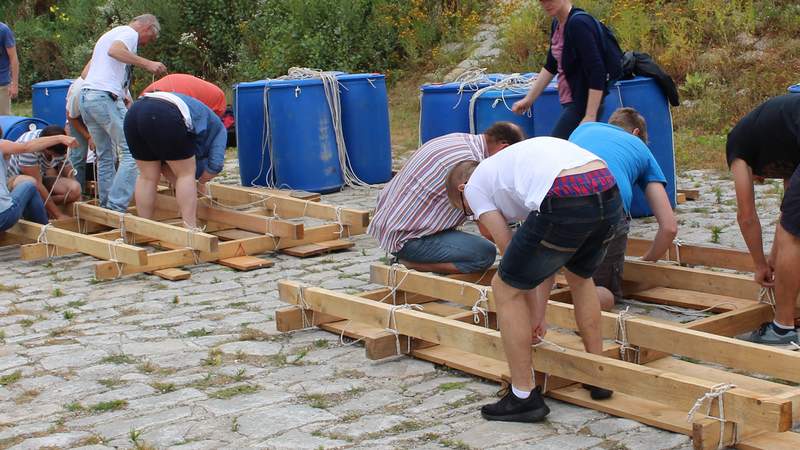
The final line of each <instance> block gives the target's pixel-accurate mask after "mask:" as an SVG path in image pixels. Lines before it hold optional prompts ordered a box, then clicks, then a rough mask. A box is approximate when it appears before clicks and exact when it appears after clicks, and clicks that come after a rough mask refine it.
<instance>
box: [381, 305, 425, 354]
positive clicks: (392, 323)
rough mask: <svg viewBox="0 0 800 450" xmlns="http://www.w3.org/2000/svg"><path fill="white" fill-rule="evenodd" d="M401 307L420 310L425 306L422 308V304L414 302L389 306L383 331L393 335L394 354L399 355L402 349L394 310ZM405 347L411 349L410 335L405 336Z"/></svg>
mask: <svg viewBox="0 0 800 450" xmlns="http://www.w3.org/2000/svg"><path fill="white" fill-rule="evenodd" d="M401 309H405V310H414V309H416V310H417V311H422V310H424V309H425V308H423V307H422V305H416V304H411V305H410V304H408V303H406V304H404V305H392V306H390V307H389V319H388V321H387V322H388V323H387V324H386V328H384V331H386V332H387V333H391V334H393V335H394V344H395V350H396V352H395V355H401V354H402V353H403V352H402V349H401V348H400V332H399V331H397V318H396V317H395V312H396V311H397V310H401ZM406 348H407V349H409V350H410V349H411V336H406Z"/></svg>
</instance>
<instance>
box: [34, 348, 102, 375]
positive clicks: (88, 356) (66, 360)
mask: <svg viewBox="0 0 800 450" xmlns="http://www.w3.org/2000/svg"><path fill="white" fill-rule="evenodd" d="M106 356H108V353H107V352H105V351H103V350H96V349H80V350H77V351H73V352H67V353H62V354H58V355H53V356H48V357H46V358H43V359H42V360H41V361H39V364H41V366H42V367H43V368H44V369H45V370H57V369H65V368H69V367H82V366H88V365H91V364H94V363H96V362H98V361H100V360H101V359H103V358H104V357H106Z"/></svg>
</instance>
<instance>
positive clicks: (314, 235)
mask: <svg viewBox="0 0 800 450" xmlns="http://www.w3.org/2000/svg"><path fill="white" fill-rule="evenodd" d="M338 231H339V225H336V224H328V225H321V226H318V227H311V228H307V229H306V230H305V236H304V237H303V239H280V238H272V237H269V236H264V235H260V236H257V237H252V238H247V239H238V240H235V241H228V242H221V243H219V247H218V251H217V252H216V253H206V252H202V251H201V252H199V253H195V252H193V251H191V250H189V249H180V250H169V251H165V252H158V253H151V254H150V255H148V264H147V265H146V266H138V267H135V266H125V267H123V268H122V275H129V274H133V273H142V272H152V271H154V270H158V269H166V268H169V267H180V266H188V265H191V264H195V263H196V262H209V261H217V260H219V259H225V258H233V257H234V256H241V255H260V254H263V253H267V252H271V251H274V250H275V249H283V248H288V247H296V246H298V245H302V244H308V243H311V242H319V241H329V240H331V239H333V238H335V237H336V236H338ZM215 237H216V236H215ZM119 276H120V274H119V273H118V271H117V268H116V267H115V266H114V265H113V264H111V265H109V264H107V263H98V264H97V265H95V277H96V278H97V279H98V280H108V279H111V278H117V277H119Z"/></svg>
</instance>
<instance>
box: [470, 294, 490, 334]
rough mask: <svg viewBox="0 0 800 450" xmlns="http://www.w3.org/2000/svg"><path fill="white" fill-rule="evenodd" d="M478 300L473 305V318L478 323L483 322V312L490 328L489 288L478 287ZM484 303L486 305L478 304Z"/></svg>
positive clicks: (486, 323) (487, 326)
mask: <svg viewBox="0 0 800 450" xmlns="http://www.w3.org/2000/svg"><path fill="white" fill-rule="evenodd" d="M478 294H479V297H478V300H476V301H475V303H474V304H473V305H472V320H473V322H475V323H476V324H479V323H481V319H480V315H481V314H483V320H484V323H485V326H486V328H489V288H487V287H484V288H480V289H478ZM481 304H483V305H484V306H483V307H481V306H478V305H481Z"/></svg>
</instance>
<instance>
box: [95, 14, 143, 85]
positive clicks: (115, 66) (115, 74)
mask: <svg viewBox="0 0 800 450" xmlns="http://www.w3.org/2000/svg"><path fill="white" fill-rule="evenodd" d="M116 41H120V42H122V43H123V44H125V47H127V48H128V50H130V51H131V52H132V53H136V49H137V47H138V45H139V33H137V32H136V30H134V29H133V28H131V27H129V26H127V25H122V26H119V27H115V28H112V29H111V30H109V31H107V32H106V34H104V35H102V36H100V39H98V40H97V43H96V44H95V45H94V52H92V65H91V67H89V74H88V75H87V76H86V82H85V83H84V84H83V88H84V89H97V90H99V91H107V92H111V93H112V94H115V95H117V96H119V97H123V96H124V95H125V91H126V89H127V87H128V86H127V84H128V82H129V80H128V65H127V64H125V63H123V62H120V61H118V60H116V59H114V58H112V57H110V56H108V50H109V49H110V48H111V45H112V44H114V42H116Z"/></svg>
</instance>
